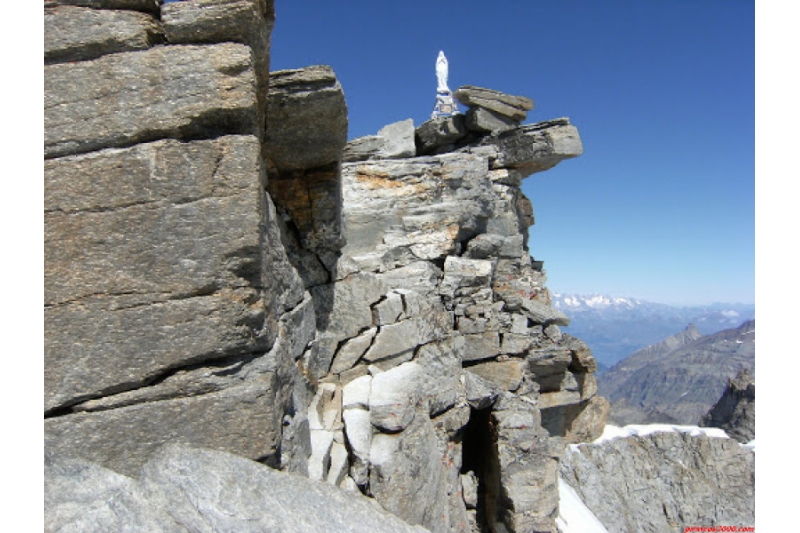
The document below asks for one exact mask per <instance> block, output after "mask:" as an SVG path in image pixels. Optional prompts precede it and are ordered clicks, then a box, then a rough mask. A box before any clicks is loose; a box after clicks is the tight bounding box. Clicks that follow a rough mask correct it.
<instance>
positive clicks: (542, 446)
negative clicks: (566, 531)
mask: <svg viewBox="0 0 800 533" xmlns="http://www.w3.org/2000/svg"><path fill="white" fill-rule="evenodd" d="M492 417H493V418H494V425H495V428H496V431H497V452H496V453H497V464H498V466H499V468H498V470H499V476H497V477H496V478H494V480H493V483H495V486H494V487H493V488H492V487H487V491H489V492H490V493H491V494H494V495H495V496H494V498H490V501H488V502H487V503H486V505H487V507H486V508H487V511H488V513H489V517H488V521H489V523H490V524H491V523H495V524H501V525H503V526H504V527H505V528H506V529H507V530H508V531H555V530H556V528H555V517H556V514H557V509H558V489H557V485H558V458H557V457H558V452H556V450H559V449H560V446H559V445H558V444H556V445H554V444H553V443H552V442H551V440H550V439H549V437H548V434H547V431H545V430H544V429H543V428H542V427H541V425H540V415H539V410H538V408H537V407H536V405H535V403H534V402H531V401H529V400H527V399H524V398H521V397H517V396H514V395H511V394H509V393H505V394H504V395H502V396H501V397H500V398H498V401H497V402H496V403H495V406H494V409H493V411H492ZM554 452H556V453H554ZM490 479H491V478H490ZM501 491H502V492H501ZM499 494H503V497H497V495H499ZM495 529H497V528H495Z"/></svg>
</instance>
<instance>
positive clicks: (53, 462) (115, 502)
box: [45, 445, 426, 533]
mask: <svg viewBox="0 0 800 533" xmlns="http://www.w3.org/2000/svg"><path fill="white" fill-rule="evenodd" d="M45 480H46V481H45V509H46V511H45V515H46V516H45V523H46V526H45V531H66V530H67V529H69V530H74V531H87V532H95V531H96V532H98V533H99V532H101V531H109V530H113V531H165V532H166V531H202V532H209V533H211V532H215V531H241V532H256V531H259V532H263V531H270V532H275V533H300V532H307V531H323V530H324V531H334V532H342V533H344V532H353V533H355V532H356V531H364V529H368V530H369V531H379V532H389V531H392V532H399V531H402V532H412V531H416V532H420V533H422V532H424V531H426V530H425V529H423V528H421V527H418V526H417V527H414V526H410V525H408V524H405V523H403V522H402V521H401V520H399V519H398V518H397V517H395V516H393V515H391V514H390V513H387V512H386V511H383V510H382V509H380V508H379V507H378V506H375V505H374V504H372V503H371V502H369V500H367V499H365V498H364V497H363V496H360V495H354V494H352V493H346V492H344V491H342V490H340V489H338V488H335V487H332V486H331V485H329V484H326V483H320V482H313V481H310V480H307V479H303V478H302V477H299V476H295V475H291V474H286V473H282V472H278V471H275V470H272V469H270V468H267V467H265V466H264V465H261V464H258V463H256V462H253V461H249V460H247V459H244V458H242V457H237V456H234V455H231V454H228V453H224V452H221V451H211V450H201V449H193V448H188V447H185V446H178V445H172V446H168V447H165V448H163V449H161V450H160V451H159V452H158V453H157V454H155V455H154V457H153V458H152V459H151V460H150V461H149V462H148V463H147V465H146V466H145V468H144V469H143V470H142V474H141V478H140V479H139V480H137V481H134V480H133V479H130V478H126V477H123V476H120V475H118V474H115V473H113V472H110V471H108V470H105V469H102V468H99V467H97V466H94V465H91V464H87V463H86V462H85V461H80V460H76V459H67V458H61V457H57V456H56V457H52V456H51V457H49V458H48V459H47V460H46V463H45Z"/></svg>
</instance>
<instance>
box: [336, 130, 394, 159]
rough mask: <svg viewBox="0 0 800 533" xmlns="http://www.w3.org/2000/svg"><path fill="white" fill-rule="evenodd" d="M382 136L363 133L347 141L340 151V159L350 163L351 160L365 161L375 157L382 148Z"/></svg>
mask: <svg viewBox="0 0 800 533" xmlns="http://www.w3.org/2000/svg"><path fill="white" fill-rule="evenodd" d="M383 144H384V138H383V137H381V136H379V135H365V136H364V137H357V138H355V139H353V140H352V141H349V142H348V143H347V144H346V145H345V147H344V152H343V153H342V161H343V162H345V163H351V162H353V161H366V160H367V159H372V158H374V157H377V155H378V154H379V153H380V151H381V149H382V148H383Z"/></svg>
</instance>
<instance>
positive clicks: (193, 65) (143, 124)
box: [44, 43, 260, 158]
mask: <svg viewBox="0 0 800 533" xmlns="http://www.w3.org/2000/svg"><path fill="white" fill-rule="evenodd" d="M255 83H256V82H255V74H254V72H253V63H252V58H251V53H250V48H249V47H247V46H245V45H241V44H235V43H222V44H215V45H205V46H193V45H187V46H166V47H156V48H151V49H149V50H144V51H139V52H123V53H119V54H110V55H107V56H104V57H101V58H99V59H95V60H92V61H83V62H79V63H76V64H71V63H62V64H56V65H47V66H45V69H44V87H45V91H44V92H45V96H44V131H45V134H44V137H45V139H44V153H45V158H53V157H60V156H64V155H69V154H77V153H84V152H90V151H94V150H99V149H102V148H109V147H124V146H130V145H132V144H136V143H140V142H146V141H152V140H157V139H162V138H169V137H176V138H181V139H187V138H188V139H191V138H203V137H215V136H218V135H220V134H222V133H227V134H236V133H242V134H253V135H258V134H259V131H260V130H259V127H258V114H257V102H256V90H255V88H256V85H255Z"/></svg>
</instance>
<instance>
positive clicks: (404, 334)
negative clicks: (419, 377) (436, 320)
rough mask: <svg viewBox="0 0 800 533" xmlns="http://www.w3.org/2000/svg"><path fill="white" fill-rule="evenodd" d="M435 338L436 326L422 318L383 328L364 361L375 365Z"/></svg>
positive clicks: (365, 355)
mask: <svg viewBox="0 0 800 533" xmlns="http://www.w3.org/2000/svg"><path fill="white" fill-rule="evenodd" d="M435 336H436V332H435V330H434V324H432V323H430V322H428V321H426V320H423V319H420V318H412V319H408V320H403V321H401V322H398V323H397V324H390V325H388V326H383V327H381V328H380V330H379V331H378V334H377V336H376V337H375V342H374V343H373V344H372V346H371V347H370V348H369V350H367V353H365V354H364V360H365V361H369V362H371V363H373V362H375V361H379V360H381V359H387V358H389V357H392V356H396V355H399V354H401V353H403V352H407V351H410V350H414V349H416V348H417V347H418V346H421V345H423V344H426V343H428V342H430V341H431V340H433V339H434V338H435Z"/></svg>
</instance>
